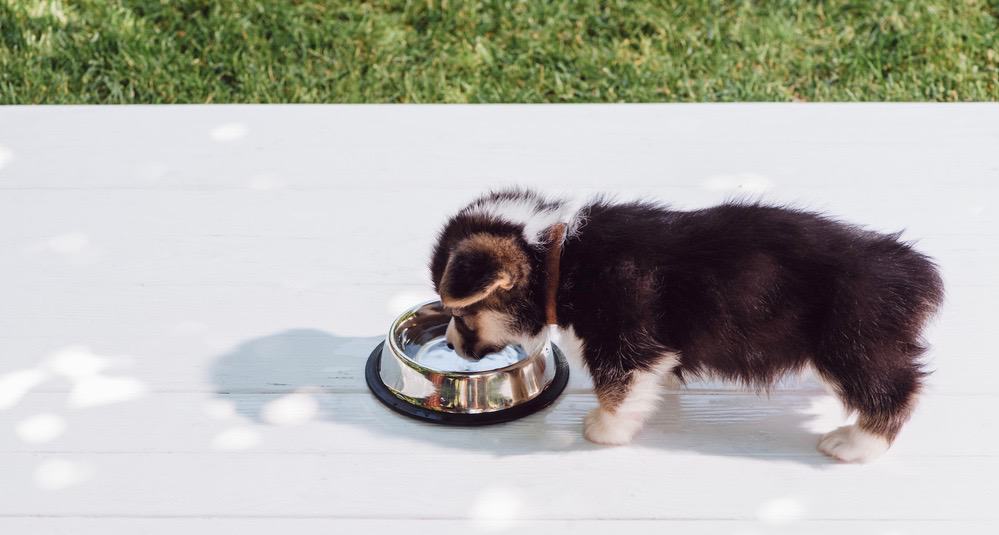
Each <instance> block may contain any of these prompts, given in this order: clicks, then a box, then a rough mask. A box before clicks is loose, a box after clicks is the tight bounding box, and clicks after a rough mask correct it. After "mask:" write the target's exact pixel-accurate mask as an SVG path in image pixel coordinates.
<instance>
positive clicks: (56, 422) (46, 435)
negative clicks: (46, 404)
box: [14, 413, 66, 444]
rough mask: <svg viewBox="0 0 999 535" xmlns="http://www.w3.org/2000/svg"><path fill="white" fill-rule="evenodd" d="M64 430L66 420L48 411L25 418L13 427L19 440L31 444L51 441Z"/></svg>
mask: <svg viewBox="0 0 999 535" xmlns="http://www.w3.org/2000/svg"><path fill="white" fill-rule="evenodd" d="M65 430H66V420H63V419H62V417H61V416H59V415H56V414H49V413H46V414H37V415H35V416H32V417H30V418H25V419H24V420H21V422H20V423H18V424H17V427H16V428H14V432H15V433H17V436H18V437H19V438H20V439H21V440H23V441H25V442H30V443H32V444H41V443H43V442H51V441H52V440H55V439H56V438H58V437H59V436H60V435H62V433H63V431H65Z"/></svg>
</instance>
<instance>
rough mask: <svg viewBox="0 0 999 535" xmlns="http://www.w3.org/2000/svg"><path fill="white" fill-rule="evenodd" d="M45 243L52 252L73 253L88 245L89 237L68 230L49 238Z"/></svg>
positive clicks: (80, 251)
mask: <svg viewBox="0 0 999 535" xmlns="http://www.w3.org/2000/svg"><path fill="white" fill-rule="evenodd" d="M45 245H46V247H47V248H48V250H49V251H51V252H53V253H56V254H62V255H75V254H80V253H82V252H83V251H84V250H85V249H86V248H87V247H89V246H90V238H89V237H88V236H87V235H86V234H84V233H82V232H69V233H66V234H60V235H58V236H53V237H51V238H49V239H48V241H46V242H45Z"/></svg>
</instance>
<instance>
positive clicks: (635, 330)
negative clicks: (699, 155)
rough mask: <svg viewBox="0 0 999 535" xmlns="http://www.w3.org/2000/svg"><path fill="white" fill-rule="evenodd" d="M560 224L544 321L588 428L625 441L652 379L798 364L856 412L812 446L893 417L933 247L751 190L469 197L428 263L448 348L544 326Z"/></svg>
mask: <svg viewBox="0 0 999 535" xmlns="http://www.w3.org/2000/svg"><path fill="white" fill-rule="evenodd" d="M560 222H561V223H565V224H566V225H567V232H566V234H565V238H564V240H563V243H562V244H561V247H562V254H561V269H560V273H559V285H558V290H557V301H556V304H557V315H558V328H559V329H560V330H562V331H563V332H568V333H572V334H574V335H575V336H576V337H578V341H577V343H578V344H579V346H580V347H581V349H582V355H581V356H582V359H583V362H584V363H585V365H586V368H587V369H588V370H589V372H590V374H591V375H592V377H593V383H594V386H595V389H596V394H597V398H598V400H599V407H598V408H597V409H595V410H594V411H593V412H592V413H591V414H590V415H589V416H587V418H586V421H585V428H584V433H585V435H586V437H587V438H589V439H590V440H593V441H595V442H600V443H609V444H621V443H626V442H628V441H630V440H631V438H632V437H633V436H634V435H635V433H637V432H638V430H639V429H640V428H641V426H642V423H643V422H644V419H645V417H646V416H647V415H648V414H649V412H651V410H652V409H653V408H654V406H655V401H656V399H657V392H658V391H659V388H660V384H661V382H662V381H663V380H665V379H667V378H679V379H681V380H682V379H684V378H689V377H694V376H698V375H703V374H711V375H714V376H719V377H722V378H725V379H729V380H733V381H737V382H740V383H742V384H745V385H749V386H751V387H755V388H764V389H765V388H766V387H768V386H769V385H772V384H773V383H774V382H775V381H777V380H778V379H780V378H781V377H782V376H783V375H785V374H787V373H790V372H796V371H799V370H802V369H804V368H806V367H811V368H812V369H814V370H815V372H817V374H818V376H819V377H820V378H821V379H822V380H823V381H824V382H825V383H827V384H828V385H829V386H830V387H831V389H832V390H833V391H834V392H835V393H836V394H837V396H838V397H839V399H840V400H841V401H842V402H843V404H844V405H845V407H846V408H847V409H848V410H850V411H855V412H856V413H858V422H857V424H856V425H854V426H847V427H843V428H840V429H838V430H835V431H833V432H831V433H829V434H828V435H826V436H825V437H823V438H822V440H821V441H820V444H819V449H820V450H822V451H823V452H825V453H827V454H829V455H831V456H833V457H837V458H839V459H841V460H844V461H866V460H869V459H871V458H873V457H875V456H877V455H878V454H880V453H881V452H883V451H884V450H886V449H887V448H888V445H889V444H890V443H891V442H892V441H893V440H894V439H895V436H896V435H897V433H898V432H899V429H900V428H901V427H902V425H903V424H904V423H905V422H906V420H907V419H908V418H909V414H910V412H911V411H912V409H913V406H914V404H915V401H916V396H917V394H918V393H919V390H920V385H921V383H922V380H923V377H924V375H925V372H924V371H923V369H922V367H921V365H920V362H919V357H920V355H921V353H923V351H924V346H923V345H922V343H921V341H920V331H921V330H922V328H923V326H924V324H925V322H926V321H927V319H928V318H929V317H930V316H931V315H932V314H933V313H934V312H935V311H936V309H937V308H938V307H939V305H940V303H941V301H942V299H943V284H942V281H941V279H940V276H939V274H938V272H937V269H936V267H935V266H934V264H933V262H932V261H931V260H930V259H928V258H927V257H926V256H924V255H922V254H920V253H919V252H917V251H915V250H914V249H913V248H912V247H911V246H910V245H909V244H907V243H904V242H902V241H900V240H899V236H898V234H892V235H885V234H879V233H876V232H872V231H868V230H864V229H861V228H859V227H856V226H851V225H847V224H844V223H841V222H838V221H835V220H833V219H830V218H828V217H825V216H822V215H819V214H814V213H809V212H805V211H801V210H795V209H789V208H782V207H774V206H765V205H761V204H755V203H728V204H723V205H720V206H716V207H713V208H708V209H703V210H695V211H688V212H682V211H674V210H670V209H669V208H667V207H665V206H662V205H659V204H655V203H650V202H627V203H614V202H611V201H608V200H606V199H601V198H598V199H595V200H593V201H591V202H589V203H587V204H584V205H582V206H581V207H579V208H578V209H577V208H574V207H571V206H570V205H569V204H568V203H566V202H565V201H561V200H552V199H548V198H545V197H542V196H540V195H538V194H536V193H534V192H530V191H525V190H507V191H500V192H494V193H490V194H488V195H485V196H483V197H481V198H479V199H477V200H476V201H474V202H473V203H471V204H470V205H468V206H467V207H466V208H464V209H463V210H461V211H460V212H459V213H458V214H457V215H455V216H454V217H453V218H451V219H450V220H449V221H448V222H447V224H446V225H445V226H444V228H443V230H442V231H441V234H440V236H439V239H438V242H437V245H436V247H435V249H434V252H433V256H432V260H431V266H430V267H431V274H432V279H433V282H434V286H435V288H436V290H437V291H438V293H439V294H440V295H441V298H442V300H443V302H444V305H445V306H446V307H449V308H450V309H451V310H452V312H453V314H454V316H455V317H454V318H453V319H452V321H451V323H450V324H449V327H448V331H447V336H448V341H449V343H451V344H453V346H454V347H455V349H456V350H457V351H458V352H459V354H461V355H462V356H465V357H466V358H473V359H474V358H481V356H482V355H484V354H486V353H489V352H491V351H495V350H497V349H499V348H500V347H502V346H503V345H506V344H509V343H520V344H523V345H525V346H533V345H536V344H540V343H544V342H545V340H547V336H548V330H547V329H545V315H544V308H545V306H544V305H545V297H544V296H545V292H544V288H545V284H546V272H545V267H546V265H545V257H546V253H547V251H548V249H549V248H550V247H552V246H553V245H554V244H552V243H547V240H549V239H550V238H549V233H548V232H547V230H548V229H549V228H550V227H551V225H554V224H556V223H560Z"/></svg>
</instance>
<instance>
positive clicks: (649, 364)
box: [583, 344, 677, 445]
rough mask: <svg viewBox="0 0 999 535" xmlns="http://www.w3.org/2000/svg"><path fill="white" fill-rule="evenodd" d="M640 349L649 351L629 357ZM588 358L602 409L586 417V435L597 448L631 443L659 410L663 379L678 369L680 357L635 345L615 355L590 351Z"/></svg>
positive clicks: (655, 348) (586, 352)
mask: <svg viewBox="0 0 999 535" xmlns="http://www.w3.org/2000/svg"><path fill="white" fill-rule="evenodd" d="M638 348H645V351H643V352H642V354H641V355H635V354H628V352H629V350H630V351H634V350H635V349H638ZM584 358H585V360H586V362H587V367H588V368H589V370H590V373H591V375H592V376H593V385H594V389H595V390H596V394H597V401H598V402H599V403H600V405H599V406H598V407H597V408H595V409H593V410H591V411H590V413H589V414H587V415H586V419H585V421H584V422H583V435H584V436H585V437H586V438H587V440H590V441H591V442H596V443H597V444H608V445H619V444H627V443H629V442H631V439H632V438H634V436H635V435H636V434H637V433H638V431H639V430H641V428H642V425H643V424H644V423H645V420H646V419H647V418H648V416H649V415H650V414H651V413H652V412H653V411H654V410H655V408H656V405H657V404H658V402H659V399H660V395H661V393H662V390H663V378H664V377H665V376H666V375H667V374H669V373H671V371H672V370H673V368H674V367H676V365H677V356H676V354H675V353H672V352H669V351H668V350H666V349H664V348H661V347H659V346H658V345H656V344H635V345H629V346H626V347H624V348H617V349H616V350H615V351H614V352H613V353H608V352H603V351H599V350H595V349H594V350H590V349H589V348H587V350H586V351H585V353H584Z"/></svg>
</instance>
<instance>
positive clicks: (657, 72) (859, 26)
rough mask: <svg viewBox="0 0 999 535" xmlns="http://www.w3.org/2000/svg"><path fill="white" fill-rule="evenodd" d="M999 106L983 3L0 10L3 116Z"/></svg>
mask: <svg viewBox="0 0 999 535" xmlns="http://www.w3.org/2000/svg"><path fill="white" fill-rule="evenodd" d="M745 100H767V101H790V100H807V101H816V100H818V101H829V100H946V101H952V100H999V0H960V1H957V0H956V1H939V0H926V1H912V2H891V1H853V2H846V1H818V0H807V1H806V0H801V1H795V0H783V1H756V2H752V1H742V2H732V1H707V0H700V1H695V0H691V1H688V2H678V1H671V2H651V1H639V0H632V1H626V0H618V1H602V2H599V1H588V0H580V1H560V2H554V1H542V0H534V1H501V0H494V1H483V2H459V1H453V0H452V1H447V0H421V1H416V0H414V1H408V2H407V1H388V0H385V1H377V2H359V1H328V2H306V1H276V0H275V1H259V0H256V1H254V0H217V1H216V0H180V1H166V0H164V1H152V0H77V1H70V0H63V1H59V0H0V102H2V103H162V102H166V103H169V102H617V101H627V102H652V101H745Z"/></svg>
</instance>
